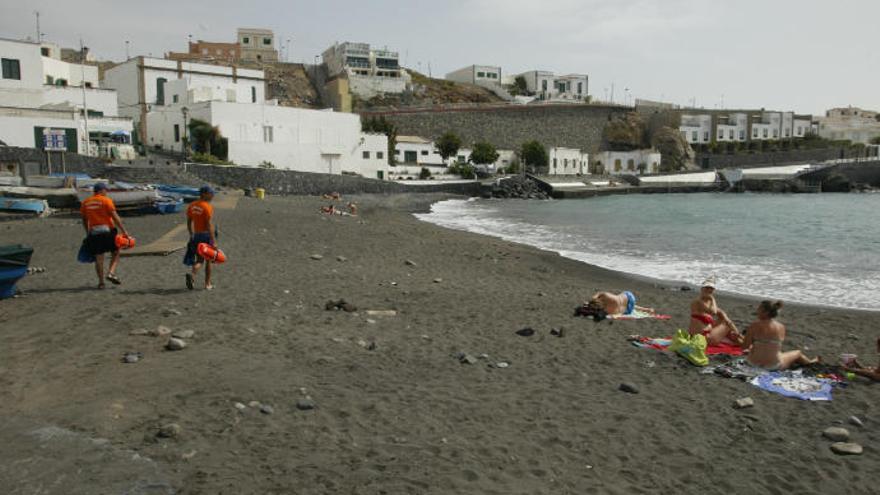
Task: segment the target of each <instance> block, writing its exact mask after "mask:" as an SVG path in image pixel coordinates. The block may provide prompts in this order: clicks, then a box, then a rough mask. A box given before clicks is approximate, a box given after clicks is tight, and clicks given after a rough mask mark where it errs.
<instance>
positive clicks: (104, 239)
mask: <svg viewBox="0 0 880 495" xmlns="http://www.w3.org/2000/svg"><path fill="white" fill-rule="evenodd" d="M83 247H85V250H86V252H87V253H89V254H91V255H92V256H96V255H99V254H104V253H115V252H116V251H118V250H119V248H118V247H116V229H110V232H102V233H100V234H89V235H88V236H87V237H86V240H85V241H83Z"/></svg>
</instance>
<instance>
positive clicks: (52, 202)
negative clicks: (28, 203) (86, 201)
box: [0, 186, 79, 208]
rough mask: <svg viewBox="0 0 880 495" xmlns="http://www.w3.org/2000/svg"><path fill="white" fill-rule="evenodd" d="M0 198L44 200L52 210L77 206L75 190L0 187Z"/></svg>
mask: <svg viewBox="0 0 880 495" xmlns="http://www.w3.org/2000/svg"><path fill="white" fill-rule="evenodd" d="M0 196H6V197H7V198H26V199H45V200H46V201H47V202H48V203H49V206H51V207H52V208H74V207H76V206H77V204H79V201H78V200H77V197H76V189H74V188H72V187H70V188H62V189H48V188H43V187H25V186H0Z"/></svg>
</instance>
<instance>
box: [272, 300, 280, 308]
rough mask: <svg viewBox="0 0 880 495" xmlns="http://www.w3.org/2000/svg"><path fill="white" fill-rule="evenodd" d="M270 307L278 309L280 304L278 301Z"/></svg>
mask: <svg viewBox="0 0 880 495" xmlns="http://www.w3.org/2000/svg"><path fill="white" fill-rule="evenodd" d="M272 306H275V307H276V308H280V307H281V302H280V301H275V302H273V303H272Z"/></svg>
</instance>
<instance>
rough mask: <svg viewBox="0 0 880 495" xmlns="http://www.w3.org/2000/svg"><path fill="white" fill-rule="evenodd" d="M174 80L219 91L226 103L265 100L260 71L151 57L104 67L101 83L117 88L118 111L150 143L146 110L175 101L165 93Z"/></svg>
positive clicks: (263, 79)
mask: <svg viewBox="0 0 880 495" xmlns="http://www.w3.org/2000/svg"><path fill="white" fill-rule="evenodd" d="M174 80H184V81H187V83H186V84H187V85H189V86H190V87H194V88H202V87H210V88H214V91H222V92H224V93H225V95H226V97H225V100H226V101H228V102H250V103H260V102H263V101H265V99H266V78H265V75H264V74H263V71H261V70H251V69H239V68H237V67H225V66H220V65H211V64H200V63H193V62H183V61H175V60H165V59H159V58H150V57H136V58H133V59H130V60H128V61H126V62H124V63H121V64H119V65H117V66H116V67H113V68H112V69H109V70H107V71H106V72H105V73H104V80H103V83H104V86H106V87H108V88H112V89H115V90H116V92H117V94H118V98H119V107H120V110H119V113H120V114H121V115H123V116H125V117H130V118H131V119H132V120H134V122H135V128H136V131H137V135H138V137H139V140H140V142H141V143H145V144H149V143H148V141H147V136H148V134H149V127H148V124H147V119H146V115H147V113H148V112H150V111H151V110H153V109H154V108H156V107H161V106H164V105H171V104H174V103H175V102H174V101H173V96H170V95H168V96H166V95H167V93H168V92H167V91H166V84H167V83H168V82H169V81H174Z"/></svg>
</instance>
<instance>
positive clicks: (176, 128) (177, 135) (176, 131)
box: [174, 124, 180, 143]
mask: <svg viewBox="0 0 880 495" xmlns="http://www.w3.org/2000/svg"><path fill="white" fill-rule="evenodd" d="M174 142H175V143H179V142H180V124H174Z"/></svg>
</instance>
